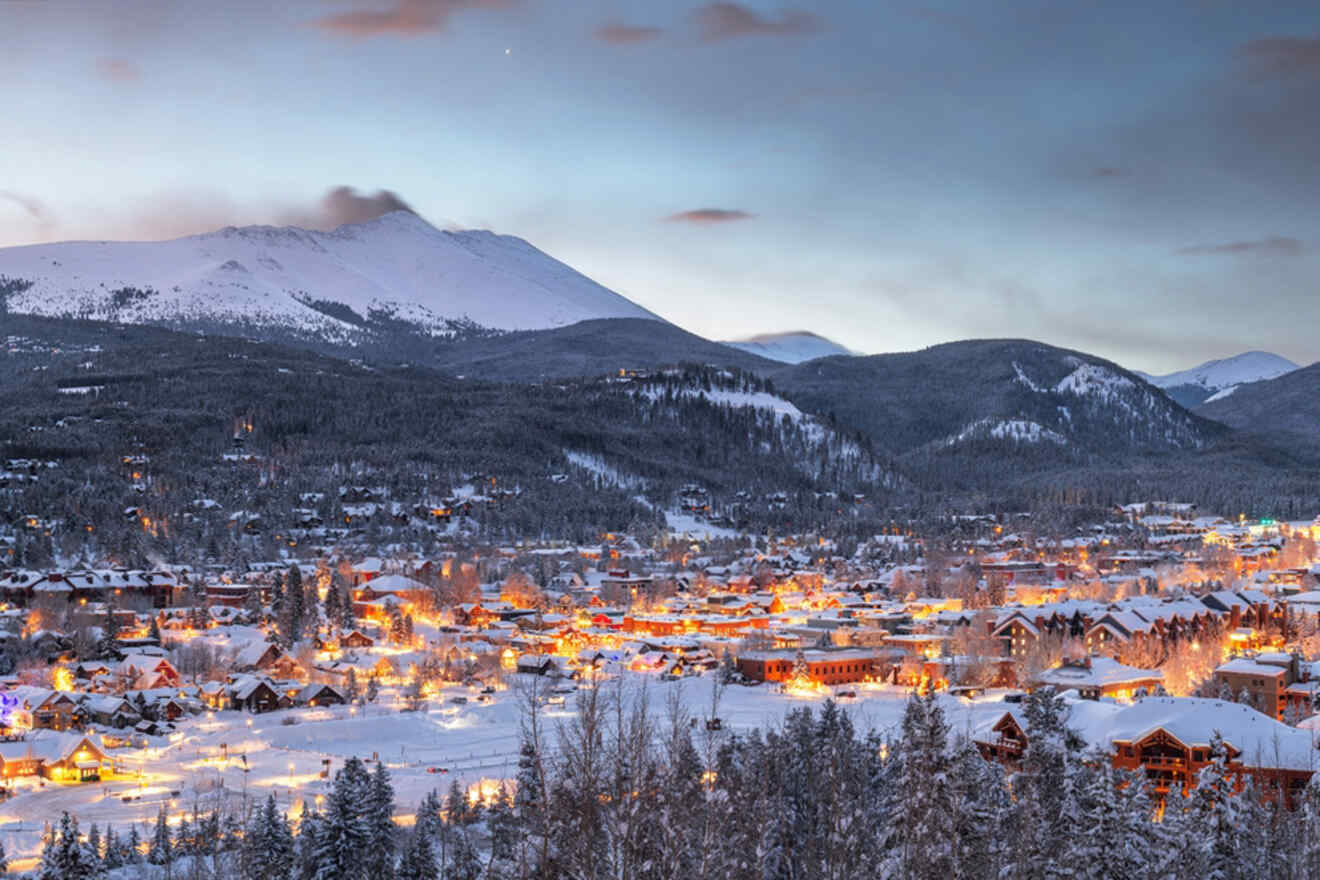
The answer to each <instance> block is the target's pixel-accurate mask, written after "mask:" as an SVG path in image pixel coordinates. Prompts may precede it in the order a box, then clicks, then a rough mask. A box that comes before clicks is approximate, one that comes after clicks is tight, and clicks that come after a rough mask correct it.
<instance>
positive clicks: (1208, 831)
mask: <svg viewBox="0 0 1320 880" xmlns="http://www.w3.org/2000/svg"><path fill="white" fill-rule="evenodd" d="M1190 812H1191V815H1192V817H1193V819H1194V822H1195V825H1196V826H1197V827H1198V828H1199V829H1201V835H1200V840H1199V841H1198V844H1199V848H1200V850H1201V857H1202V860H1203V862H1202V864H1203V866H1204V869H1205V873H1204V874H1203V875H1202V876H1204V877H1205V880H1228V878H1231V877H1235V876H1236V873H1235V865H1236V864H1237V860H1238V812H1239V810H1238V803H1237V798H1236V797H1235V796H1234V794H1233V780H1232V779H1231V778H1230V777H1229V775H1228V749H1227V746H1226V745H1225V744H1224V739H1223V737H1221V736H1220V735H1219V731H1217V730H1216V731H1215V732H1214V734H1213V735H1212V736H1211V737H1210V763H1208V764H1206V765H1205V766H1204V767H1202V768H1201V771H1200V772H1199V773H1198V774H1197V778H1196V788H1194V789H1193V790H1192V794H1191V805H1190Z"/></svg>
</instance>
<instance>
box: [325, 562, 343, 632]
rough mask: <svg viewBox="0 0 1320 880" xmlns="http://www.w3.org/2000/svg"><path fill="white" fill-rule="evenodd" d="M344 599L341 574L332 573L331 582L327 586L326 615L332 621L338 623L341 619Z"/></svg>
mask: <svg viewBox="0 0 1320 880" xmlns="http://www.w3.org/2000/svg"><path fill="white" fill-rule="evenodd" d="M342 607H343V599H342V598H341V593H340V590H339V575H338V573H334V574H331V575H330V584H329V585H328V586H327V587H326V588H325V617H326V620H328V621H329V622H330V623H332V624H333V623H336V622H337V621H339V620H340V619H341V616H342V612H341V609H342Z"/></svg>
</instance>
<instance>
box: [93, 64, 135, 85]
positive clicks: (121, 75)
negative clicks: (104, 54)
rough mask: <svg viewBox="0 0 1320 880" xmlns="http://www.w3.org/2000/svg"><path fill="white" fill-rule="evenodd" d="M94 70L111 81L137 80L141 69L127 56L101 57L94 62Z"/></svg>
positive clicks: (125, 81) (127, 81) (126, 81)
mask: <svg viewBox="0 0 1320 880" xmlns="http://www.w3.org/2000/svg"><path fill="white" fill-rule="evenodd" d="M96 72H97V73H99V74H100V75H101V76H103V77H105V78H106V79H108V80H110V81H111V82H117V83H129V82H137V80H138V78H139V77H140V76H142V70H141V69H140V68H139V67H138V66H137V63H136V62H134V61H130V60H129V59H127V58H102V59H101V60H100V61H98V62H96Z"/></svg>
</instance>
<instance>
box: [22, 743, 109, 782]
mask: <svg viewBox="0 0 1320 880" xmlns="http://www.w3.org/2000/svg"><path fill="white" fill-rule="evenodd" d="M27 745H28V746H29V748H31V750H32V754H33V755H35V756H36V758H37V760H38V761H39V762H40V764H39V766H40V773H41V775H42V776H44V777H46V778H47V779H51V780H54V781H56V782H100V781H101V777H102V776H108V775H110V774H112V773H113V772H114V762H113V761H111V760H110V758H109V756H107V755H106V753H105V752H103V751H101V748H100V747H99V746H98V745H96V743H94V742H93V741H92V738H91V737H89V736H86V735H84V734H78V733H65V734H56V735H53V736H32V737H29V738H28V741H27Z"/></svg>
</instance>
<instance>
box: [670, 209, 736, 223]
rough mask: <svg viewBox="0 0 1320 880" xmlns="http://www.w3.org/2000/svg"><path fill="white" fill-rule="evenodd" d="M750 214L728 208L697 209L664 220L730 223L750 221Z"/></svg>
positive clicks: (672, 221) (671, 215)
mask: <svg viewBox="0 0 1320 880" xmlns="http://www.w3.org/2000/svg"><path fill="white" fill-rule="evenodd" d="M752 216H753V215H752V214H748V213H747V212H746V211H738V210H730V209H728V208H697V209H696V210H695V211H681V212H679V213H677V214H670V215H669V216H668V217H666V218H665V220H666V221H668V222H670V223H730V222H732V221H734V220H750V219H751V218H752Z"/></svg>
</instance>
